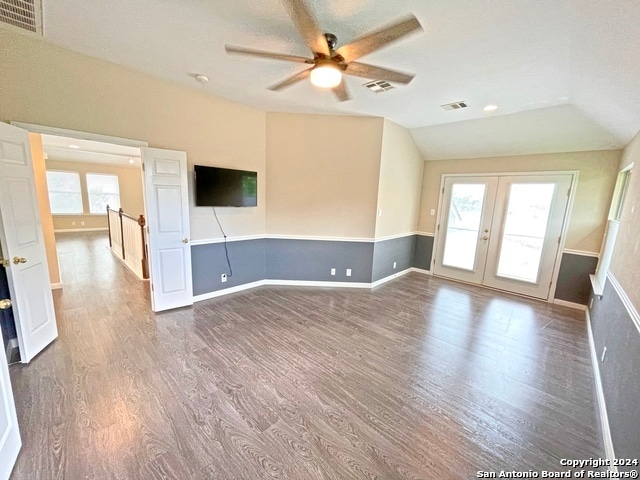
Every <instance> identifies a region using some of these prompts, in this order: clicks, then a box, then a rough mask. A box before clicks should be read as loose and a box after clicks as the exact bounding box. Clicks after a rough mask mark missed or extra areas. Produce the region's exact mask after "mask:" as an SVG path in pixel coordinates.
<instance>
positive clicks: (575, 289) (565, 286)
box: [555, 252, 598, 305]
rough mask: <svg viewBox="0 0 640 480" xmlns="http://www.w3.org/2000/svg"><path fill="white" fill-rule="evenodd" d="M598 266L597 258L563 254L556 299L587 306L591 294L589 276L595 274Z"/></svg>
mask: <svg viewBox="0 0 640 480" xmlns="http://www.w3.org/2000/svg"><path fill="white" fill-rule="evenodd" d="M597 266H598V258H597V257H593V256H589V255H578V254H575V253H566V252H565V253H563V254H562V261H561V263H560V272H559V273H558V283H557V284H556V295H555V298H557V299H558V300H564V301H566V302H572V303H579V304H580V305H586V304H587V302H588V301H589V295H590V294H591V282H590V281H589V274H591V273H595V271H596V267H597Z"/></svg>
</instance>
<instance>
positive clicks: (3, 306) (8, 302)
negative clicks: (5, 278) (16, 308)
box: [0, 298, 11, 310]
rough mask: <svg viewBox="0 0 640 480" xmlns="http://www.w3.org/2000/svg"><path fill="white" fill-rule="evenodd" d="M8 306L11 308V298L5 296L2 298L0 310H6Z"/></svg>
mask: <svg viewBox="0 0 640 480" xmlns="http://www.w3.org/2000/svg"><path fill="white" fill-rule="evenodd" d="M8 308H11V300H9V299H8V298H3V299H2V300H0V310H6V309H8Z"/></svg>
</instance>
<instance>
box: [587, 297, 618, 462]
mask: <svg viewBox="0 0 640 480" xmlns="http://www.w3.org/2000/svg"><path fill="white" fill-rule="evenodd" d="M585 317H586V320H587V332H588V334H589V350H590V352H591V365H592V367H593V377H594V380H595V383H596V396H597V397H598V410H599V413H600V424H601V428H602V440H603V442H604V451H605V454H606V456H607V459H609V463H610V465H611V466H610V467H609V470H610V471H612V472H616V473H617V472H618V467H617V466H615V465H613V460H614V459H615V458H616V457H615V453H614V452H613V441H612V440H611V428H610V427H609V415H607V405H606V402H605V399H604V389H603V388H602V380H601V378H600V366H599V363H598V353H597V352H596V344H595V341H594V340H593V332H592V331H591V316H590V315H589V310H588V309H587V310H585Z"/></svg>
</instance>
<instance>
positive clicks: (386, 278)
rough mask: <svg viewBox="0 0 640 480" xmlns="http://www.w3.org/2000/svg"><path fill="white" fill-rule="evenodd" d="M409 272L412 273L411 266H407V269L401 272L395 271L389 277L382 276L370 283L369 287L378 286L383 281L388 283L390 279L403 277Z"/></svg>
mask: <svg viewBox="0 0 640 480" xmlns="http://www.w3.org/2000/svg"><path fill="white" fill-rule="evenodd" d="M407 273H411V268H407V269H406V270H402V271H401V272H398V273H394V274H392V275H389V276H388V277H384V278H381V279H380V280H376V281H375V282H373V283H370V284H369V285H370V287H369V288H375V287H378V286H380V285H382V284H383V283H387V282H388V281H389V280H393V279H394V278H398V277H401V276H403V275H406V274H407Z"/></svg>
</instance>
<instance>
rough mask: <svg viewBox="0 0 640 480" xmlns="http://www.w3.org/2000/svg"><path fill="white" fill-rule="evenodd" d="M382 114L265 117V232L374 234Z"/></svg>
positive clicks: (271, 115) (333, 234) (352, 236)
mask: <svg viewBox="0 0 640 480" xmlns="http://www.w3.org/2000/svg"><path fill="white" fill-rule="evenodd" d="M383 124H384V121H383V119H382V118H372V117H347V116H330V115H300V114H287V113H269V114H268V115H267V204H268V205H269V208H268V210H267V233H271V234H279V235H299V236H323V237H351V238H373V236H374V234H375V223H376V206H377V199H378V178H379V172H380V150H381V144H382V130H383Z"/></svg>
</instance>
